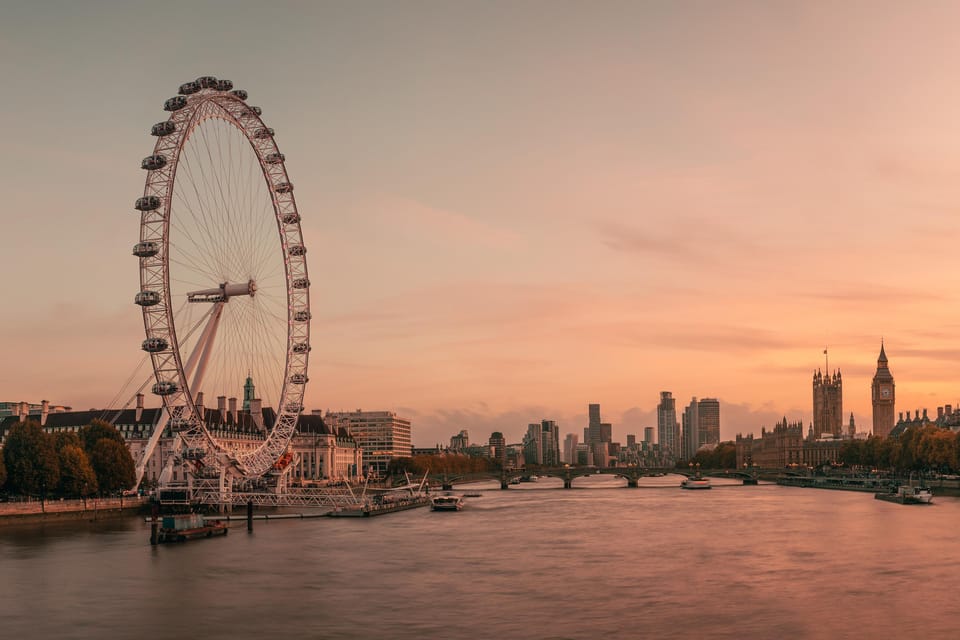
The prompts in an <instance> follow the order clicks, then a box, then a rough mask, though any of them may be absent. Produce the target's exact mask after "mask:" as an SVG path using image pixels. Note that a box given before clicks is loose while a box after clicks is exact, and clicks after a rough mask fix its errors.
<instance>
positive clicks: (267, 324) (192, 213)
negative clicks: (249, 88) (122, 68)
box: [133, 76, 310, 479]
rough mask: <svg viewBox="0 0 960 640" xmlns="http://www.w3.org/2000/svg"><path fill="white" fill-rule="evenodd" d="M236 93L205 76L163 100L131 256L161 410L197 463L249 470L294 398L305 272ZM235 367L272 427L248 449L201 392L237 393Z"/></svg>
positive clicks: (257, 118) (258, 468)
mask: <svg viewBox="0 0 960 640" xmlns="http://www.w3.org/2000/svg"><path fill="white" fill-rule="evenodd" d="M247 97H248V96H247V92H246V91H243V90H241V89H234V88H233V83H232V82H230V81H229V80H222V79H217V78H215V77H212V76H203V77H200V78H197V79H196V80H195V81H191V82H187V83H185V84H183V85H181V86H180V91H179V94H178V95H176V96H174V97H172V98H170V99H168V100H167V101H166V102H165V103H164V109H165V110H166V111H168V112H170V116H169V117H168V118H167V119H166V120H164V121H161V122H158V123H156V124H154V125H153V127H152V128H151V130H150V133H151V134H152V135H153V136H154V137H155V138H156V143H155V145H154V148H153V152H152V153H151V154H150V155H148V156H147V157H145V158H144V159H143V161H142V163H141V167H142V168H143V169H144V170H145V171H146V182H145V185H144V189H143V196H142V197H140V198H139V199H138V200H137V201H136V203H135V205H134V207H135V208H136V209H137V211H139V212H140V239H139V242H137V244H136V245H135V246H134V248H133V255H134V256H136V257H137V258H138V259H139V265H140V291H139V292H138V293H137V294H136V296H135V302H136V304H138V305H140V306H141V307H142V310H143V324H144V331H145V333H146V337H145V339H144V341H143V343H142V345H141V346H142V349H143V350H144V351H146V352H148V353H149V354H150V358H151V361H152V365H153V372H154V378H155V382H154V384H153V386H152V391H153V393H154V394H156V395H157V396H159V397H160V398H161V399H162V402H163V406H164V416H163V418H162V421H165V420H168V421H169V422H168V424H169V425H170V426H171V427H172V428H173V429H174V431H175V432H176V433H178V435H179V437H180V438H181V440H182V448H183V450H184V451H186V452H190V453H191V455H192V456H193V457H194V458H196V459H197V460H198V461H202V462H201V464H203V465H206V466H208V467H209V468H211V469H219V470H223V469H228V470H229V471H230V472H231V473H232V474H233V475H234V476H235V477H244V478H253V477H257V476H260V475H262V474H263V473H265V472H266V471H268V470H269V469H270V468H271V467H272V465H273V464H274V463H275V462H276V461H277V459H278V458H279V457H280V456H281V455H282V454H283V453H284V451H285V450H286V448H287V446H288V444H289V441H290V438H291V437H292V435H293V432H294V430H295V428H296V424H297V419H298V417H299V415H300V412H301V410H302V407H303V396H304V388H305V385H306V383H307V361H308V355H309V352H310V295H309V287H310V280H309V279H308V277H307V262H306V247H305V246H304V242H303V234H302V232H301V228H300V214H299V212H298V211H297V205H296V201H295V199H294V195H293V184H292V182H291V180H290V178H289V176H288V175H287V169H286V163H285V158H284V155H283V154H282V153H281V152H280V149H279V148H278V146H277V143H276V140H275V138H274V131H273V129H271V128H269V127H268V126H266V124H265V123H264V121H263V119H262V117H261V110H260V108H259V107H255V106H251V105H249V104H247ZM244 378H250V379H252V380H253V381H255V383H256V389H257V391H258V396H259V397H258V398H257V399H256V401H254V402H251V403H250V405H249V406H245V407H244V409H246V410H247V411H248V412H249V413H248V415H250V416H252V418H253V420H254V421H255V422H257V423H260V422H262V419H261V418H260V415H264V416H266V417H267V420H268V422H269V424H258V426H259V427H260V428H261V431H262V438H263V439H262V442H261V443H260V444H259V445H258V446H255V447H253V448H250V447H246V448H242V449H241V448H238V447H236V446H235V445H234V444H231V442H232V441H231V440H230V439H226V438H220V437H218V435H217V432H216V431H215V430H213V429H211V428H209V425H208V424H207V420H206V419H205V416H206V415H207V414H208V411H207V410H206V409H205V406H207V407H209V406H211V403H210V401H208V400H204V398H209V399H210V400H213V399H214V398H218V399H221V398H226V397H236V396H237V395H239V393H238V392H239V390H240V385H241V384H243V382H242V381H243V379H244ZM220 402H221V403H222V400H220ZM261 406H262V407H263V408H264V409H266V410H265V411H263V412H262V414H261V412H260V407H261ZM162 427H163V425H159V427H158V429H157V432H159V431H162V430H163V429H162ZM157 432H155V433H154V434H153V438H151V444H150V445H148V447H146V449H147V450H149V451H147V452H145V456H149V453H150V451H152V447H153V445H155V443H156V439H157V438H158V437H159V433H157ZM145 464H146V459H145V458H144V459H142V460H141V461H140V463H139V464H138V479H139V477H141V476H142V473H143V467H144V465H145Z"/></svg>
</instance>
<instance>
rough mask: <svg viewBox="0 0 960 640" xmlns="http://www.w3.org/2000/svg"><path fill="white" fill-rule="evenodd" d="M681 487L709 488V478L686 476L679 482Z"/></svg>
mask: <svg viewBox="0 0 960 640" xmlns="http://www.w3.org/2000/svg"><path fill="white" fill-rule="evenodd" d="M680 488H681V489H710V488H711V487H710V478H701V477H699V476H697V477H694V478H687V479H685V480H684V481H683V482H681V483H680Z"/></svg>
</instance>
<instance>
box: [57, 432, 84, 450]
mask: <svg viewBox="0 0 960 640" xmlns="http://www.w3.org/2000/svg"><path fill="white" fill-rule="evenodd" d="M71 444H72V445H74V446H77V447H80V448H83V442H82V441H81V440H80V436H78V435H77V434H76V433H75V432H73V431H57V432H56V433H55V434H53V446H54V448H56V450H57V452H60V451H63V448H64V447H66V446H67V445H71Z"/></svg>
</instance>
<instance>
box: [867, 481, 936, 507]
mask: <svg viewBox="0 0 960 640" xmlns="http://www.w3.org/2000/svg"><path fill="white" fill-rule="evenodd" d="M873 497H874V498H876V499H877V500H886V501H887V502H896V503H897V504H930V503H931V502H932V501H933V492H932V491H930V489H928V488H927V487H912V486H910V485H906V484H902V485H900V486H899V487H896V488H895V489H894V490H893V491H889V492H880V493H876V494H874V496H873Z"/></svg>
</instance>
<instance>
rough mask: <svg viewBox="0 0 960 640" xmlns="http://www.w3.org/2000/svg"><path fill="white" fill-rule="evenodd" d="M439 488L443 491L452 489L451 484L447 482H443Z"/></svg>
mask: <svg viewBox="0 0 960 640" xmlns="http://www.w3.org/2000/svg"><path fill="white" fill-rule="evenodd" d="M440 488H441V489H443V490H444V491H453V484H451V483H449V482H444V483H443V484H441V485H440Z"/></svg>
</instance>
